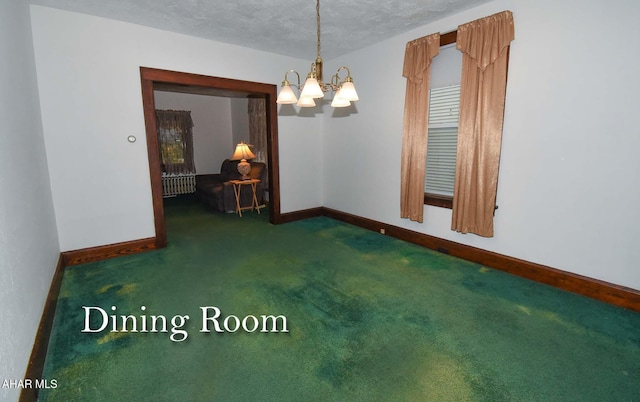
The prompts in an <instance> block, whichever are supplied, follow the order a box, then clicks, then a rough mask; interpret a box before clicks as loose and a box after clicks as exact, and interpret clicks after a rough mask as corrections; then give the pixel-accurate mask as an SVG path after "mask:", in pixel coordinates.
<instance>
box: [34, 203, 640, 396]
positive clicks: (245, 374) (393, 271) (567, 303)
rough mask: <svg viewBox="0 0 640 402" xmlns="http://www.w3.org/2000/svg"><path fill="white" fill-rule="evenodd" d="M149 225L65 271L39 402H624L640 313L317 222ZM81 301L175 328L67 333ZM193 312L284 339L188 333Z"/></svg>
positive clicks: (630, 390)
mask: <svg viewBox="0 0 640 402" xmlns="http://www.w3.org/2000/svg"><path fill="white" fill-rule="evenodd" d="M264 211H265V210H263V212H264ZM166 219H167V230H168V234H169V246H168V247H167V248H166V249H163V250H158V251H152V252H148V253H144V254H139V255H134V256H128V257H120V258H116V259H112V260H108V261H103V262H98V263H91V264H85V265H81V266H74V267H69V268H67V269H66V272H65V274H64V281H63V284H62V290H61V294H60V298H59V301H58V307H57V313H56V318H55V323H54V328H53V333H52V336H51V341H50V345H49V352H48V356H47V360H46V364H45V370H44V378H48V379H56V380H57V384H58V387H57V388H56V389H50V390H43V391H41V393H40V400H42V401H213V400H215V401H236V400H237V401H293V400H296V401H640V314H637V313H633V312H630V311H626V310H623V309H619V308H615V307H612V306H609V305H606V304H603V303H600V302H596V301H593V300H590V299H586V298H583V297H581V296H577V295H573V294H570V293H565V292H562V291H559V290H556V289H553V288H550V287H546V286H544V285H539V284H536V283H533V282H530V281H527V280H524V279H521V278H517V277H514V276H511V275H508V274H505V273H502V272H499V271H495V270H492V269H488V268H485V267H482V266H479V265H476V264H472V263H468V262H465V261H461V260H459V259H456V258H453V257H450V256H446V255H442V254H439V253H435V252H432V251H429V250H427V249H423V248H421V247H417V246H414V245H411V244H408V243H404V242H402V241H399V240H395V239H393V238H389V237H385V236H382V235H379V234H377V233H373V232H369V231H366V230H363V229H360V228H357V227H354V226H350V225H347V224H343V223H341V222H337V221H334V220H331V219H328V218H314V219H309V220H306V221H300V222H294V223H289V224H285V225H279V226H273V225H270V224H269V223H268V219H267V217H266V214H264V213H263V215H261V216H258V215H256V214H255V213H246V214H245V215H244V217H243V218H240V217H238V216H236V215H232V214H231V215H230V214H216V213H210V212H207V211H205V210H204V209H202V208H201V207H200V206H199V205H198V204H195V207H194V206H193V205H192V204H191V203H189V202H180V201H179V200H177V201H176V200H174V201H173V202H171V203H169V205H167V208H166ZM82 306H98V307H101V308H103V309H104V310H106V311H107V313H108V314H112V313H113V312H112V311H111V310H110V308H111V306H116V307H117V311H116V313H115V314H118V315H120V314H122V315H128V314H134V315H140V314H148V315H152V314H155V315H160V314H162V315H165V316H166V317H167V318H168V319H171V317H173V316H174V315H185V314H188V315H189V316H190V320H189V321H188V322H187V325H186V327H185V329H186V330H187V331H188V338H187V340H185V341H183V342H172V341H171V340H170V339H169V336H170V335H171V332H169V333H141V332H138V333H132V332H127V333H124V332H116V333H110V332H109V328H110V327H109V328H107V329H105V330H104V331H103V332H101V333H82V332H81V329H82V328H83V325H84V311H83V309H82ZM141 306H146V308H147V309H146V311H145V312H142V311H141V310H140V307H141ZM201 306H217V307H218V308H220V310H221V311H222V314H223V318H224V317H225V316H227V315H231V314H233V315H236V316H238V317H240V318H243V317H245V316H247V315H254V316H257V317H259V316H260V315H262V314H274V315H278V314H283V315H285V316H286V317H287V325H288V329H289V331H290V332H289V333H271V332H268V333H261V332H258V331H256V332H253V333H246V332H242V331H238V332H236V333H224V334H218V333H215V332H212V333H209V334H205V333H200V332H199V331H200V329H201V326H202V320H201V310H200V307H201ZM92 320H93V318H92ZM98 321H99V320H98ZM220 321H221V322H222V320H220ZM92 325H99V324H96V323H95V321H94V322H93V324H92ZM169 327H170V325H169ZM169 329H170V328H169Z"/></svg>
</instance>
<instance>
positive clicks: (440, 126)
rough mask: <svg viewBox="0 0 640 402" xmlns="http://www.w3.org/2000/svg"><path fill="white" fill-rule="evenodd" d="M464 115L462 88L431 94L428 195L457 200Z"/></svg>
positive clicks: (455, 86)
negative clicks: (460, 130) (460, 122)
mask: <svg viewBox="0 0 640 402" xmlns="http://www.w3.org/2000/svg"><path fill="white" fill-rule="evenodd" d="M459 115H460V85H451V86H447V87H442V88H432V89H431V90H430V91H429V138H428V141H427V166H426V168H427V170H426V175H425V189H424V191H425V193H430V194H438V195H445V196H453V184H454V180H455V173H456V148H457V145H458V118H459Z"/></svg>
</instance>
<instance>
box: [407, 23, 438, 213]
mask: <svg viewBox="0 0 640 402" xmlns="http://www.w3.org/2000/svg"><path fill="white" fill-rule="evenodd" d="M439 52H440V34H439V33H435V34H432V35H429V36H425V37H422V38H419V39H416V40H413V41H411V42H408V43H407V46H406V49H405V54H404V67H403V71H402V75H403V76H404V77H405V78H406V79H407V90H406V94H405V100H404V123H403V129H402V160H401V171H400V217H401V218H409V219H410V220H412V221H418V222H422V218H423V211H424V176H425V169H426V159H427V123H428V121H429V73H430V70H431V60H432V59H433V57H434V56H436V55H437V54H438V53H439Z"/></svg>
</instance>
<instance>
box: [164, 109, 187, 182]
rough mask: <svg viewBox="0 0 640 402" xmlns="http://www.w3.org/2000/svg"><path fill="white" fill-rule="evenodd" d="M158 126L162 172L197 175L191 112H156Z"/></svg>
mask: <svg viewBox="0 0 640 402" xmlns="http://www.w3.org/2000/svg"><path fill="white" fill-rule="evenodd" d="M156 125H157V131H158V145H159V147H160V157H161V158H162V160H161V162H162V172H163V173H166V174H191V173H195V172H196V169H195V164H194V159H193V131H192V128H193V120H192V119H191V112H190V111H181V110H156Z"/></svg>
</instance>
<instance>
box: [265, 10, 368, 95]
mask: <svg viewBox="0 0 640 402" xmlns="http://www.w3.org/2000/svg"><path fill="white" fill-rule="evenodd" d="M316 23H317V31H316V33H317V35H318V45H317V48H318V55H317V57H316V60H315V61H314V62H313V63H311V71H309V74H307V79H306V80H305V82H304V85H300V75H299V74H298V72H297V71H296V70H289V71H287V72H286V73H285V74H284V81H282V88H281V89H280V94H278V99H277V100H276V103H278V104H285V105H287V104H294V103H295V104H297V105H298V106H300V107H314V106H315V105H316V103H315V99H320V98H324V93H325V92H328V91H330V90H331V91H334V92H335V94H334V95H333V101H332V102H331V106H332V107H345V106H349V105H350V104H351V102H355V101H357V100H358V94H357V92H356V88H355V86H354V85H353V78H351V72H350V71H349V68H348V67H347V66H342V67H340V68H338V70H337V71H336V73H335V74H334V75H333V76H332V77H331V80H330V81H329V82H328V83H324V82H322V57H320V0H317V1H316ZM343 71H346V74H347V76H346V77H345V78H344V79H341V78H340V73H341V72H343ZM289 73H295V75H296V76H297V78H298V83H297V85H296V84H293V86H295V87H296V88H297V89H298V92H300V99H298V98H296V94H295V93H294V92H293V89H292V88H291V86H292V84H291V83H290V82H289V80H288V75H289Z"/></svg>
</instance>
